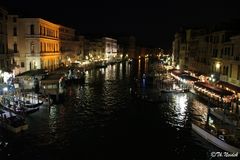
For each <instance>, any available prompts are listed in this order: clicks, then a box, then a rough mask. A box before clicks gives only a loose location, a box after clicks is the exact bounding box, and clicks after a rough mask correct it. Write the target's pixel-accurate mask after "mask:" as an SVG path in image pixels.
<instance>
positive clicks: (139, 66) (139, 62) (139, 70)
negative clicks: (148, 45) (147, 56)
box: [138, 59, 141, 78]
mask: <svg viewBox="0 0 240 160" xmlns="http://www.w3.org/2000/svg"><path fill="white" fill-rule="evenodd" d="M140 77H141V59H138V78H140Z"/></svg>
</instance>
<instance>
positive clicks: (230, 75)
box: [229, 64, 232, 78]
mask: <svg viewBox="0 0 240 160" xmlns="http://www.w3.org/2000/svg"><path fill="white" fill-rule="evenodd" d="M229 77H230V78H231V77H232V64H230V74H229Z"/></svg>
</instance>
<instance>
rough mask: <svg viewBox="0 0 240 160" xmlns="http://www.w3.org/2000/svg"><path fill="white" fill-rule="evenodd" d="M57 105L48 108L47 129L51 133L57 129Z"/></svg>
mask: <svg viewBox="0 0 240 160" xmlns="http://www.w3.org/2000/svg"><path fill="white" fill-rule="evenodd" d="M56 124H57V106H51V107H50V108H49V129H50V131H51V133H55V132H56V129H57V126H56Z"/></svg>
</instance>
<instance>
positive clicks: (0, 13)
mask: <svg viewBox="0 0 240 160" xmlns="http://www.w3.org/2000/svg"><path fill="white" fill-rule="evenodd" d="M7 15H8V12H7V11H6V10H5V9H3V8H0V70H3V69H10V67H11V54H9V53H8V50H7V46H8V43H7Z"/></svg>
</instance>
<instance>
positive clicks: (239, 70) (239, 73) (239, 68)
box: [237, 65, 240, 80]
mask: <svg viewBox="0 0 240 160" xmlns="http://www.w3.org/2000/svg"><path fill="white" fill-rule="evenodd" d="M239 79H240V65H238V73H237V80H239Z"/></svg>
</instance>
